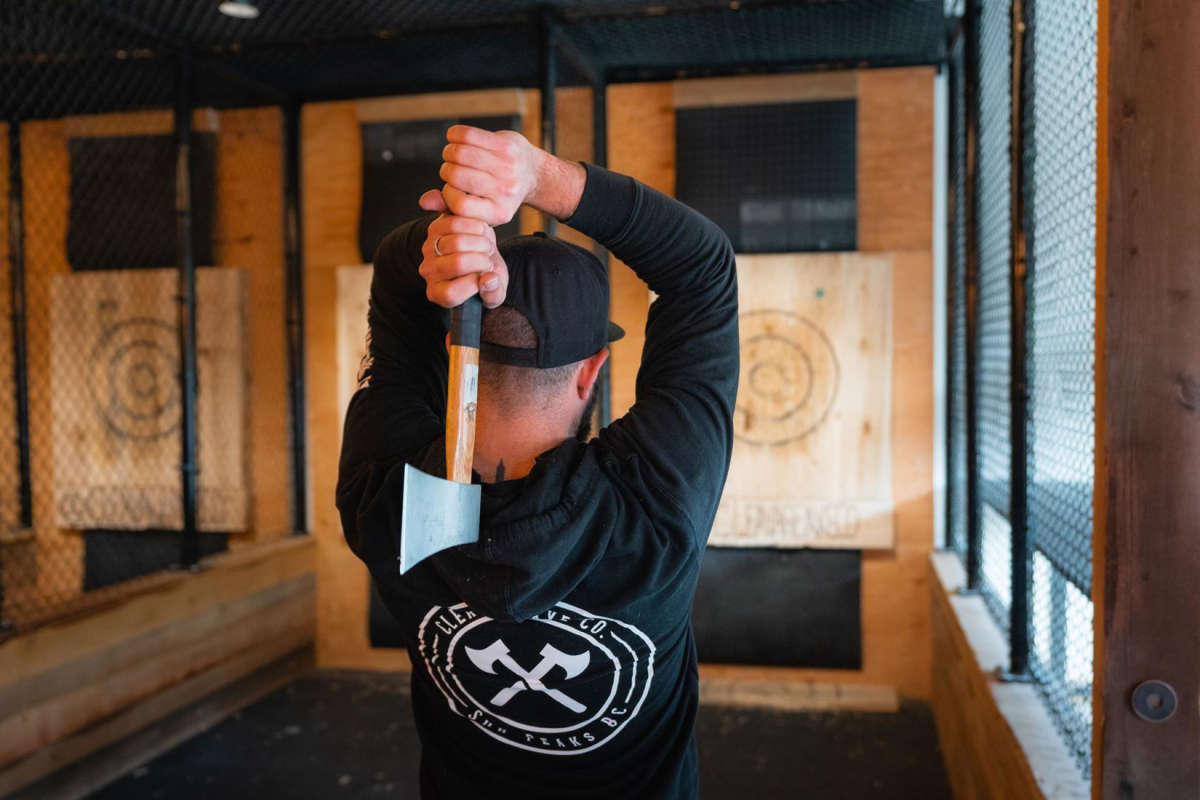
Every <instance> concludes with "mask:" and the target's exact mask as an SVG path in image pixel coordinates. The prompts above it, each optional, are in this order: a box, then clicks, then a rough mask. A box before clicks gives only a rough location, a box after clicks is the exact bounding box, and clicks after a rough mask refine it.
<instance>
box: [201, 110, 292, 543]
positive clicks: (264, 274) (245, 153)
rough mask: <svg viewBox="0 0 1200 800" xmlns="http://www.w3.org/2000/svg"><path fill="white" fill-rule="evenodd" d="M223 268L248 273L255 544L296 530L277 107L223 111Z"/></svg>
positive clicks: (219, 211) (219, 217) (218, 238)
mask: <svg viewBox="0 0 1200 800" xmlns="http://www.w3.org/2000/svg"><path fill="white" fill-rule="evenodd" d="M217 187H218V188H217V208H216V221H215V226H214V241H213V252H214V254H215V257H216V262H217V265H218V266H228V267H233V266H238V267H241V268H242V269H243V270H244V271H245V274H246V298H247V302H246V325H247V327H246V332H247V342H246V351H247V353H248V355H249V363H250V364H251V365H252V368H253V375H252V377H251V381H250V387H249V391H250V394H249V409H248V413H249V415H250V433H249V435H250V441H249V449H250V473H249V479H250V492H251V518H250V527H251V528H252V530H253V538H254V539H255V540H256V541H265V540H267V539H271V538H278V537H280V536H285V535H287V534H288V533H289V529H290V527H291V495H290V490H291V481H290V478H289V476H290V475H291V458H290V451H289V447H290V438H291V437H290V432H289V415H288V414H287V413H286V412H285V409H287V408H288V407H289V406H288V403H289V400H288V374H287V363H288V362H287V343H286V336H285V327H284V294H285V290H284V277H285V276H284V263H283V257H284V254H283V246H284V240H283V119H282V115H281V114H280V112H279V109H277V108H249V109H241V110H238V111H224V112H221V116H220V128H219V130H218V133H217Z"/></svg>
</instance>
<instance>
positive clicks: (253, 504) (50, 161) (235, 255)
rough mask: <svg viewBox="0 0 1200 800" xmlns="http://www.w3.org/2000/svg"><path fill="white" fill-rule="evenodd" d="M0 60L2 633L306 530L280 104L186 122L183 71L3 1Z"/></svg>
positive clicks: (122, 40) (138, 41)
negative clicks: (293, 413) (296, 450)
mask: <svg viewBox="0 0 1200 800" xmlns="http://www.w3.org/2000/svg"><path fill="white" fill-rule="evenodd" d="M0 50H2V51H3V53H4V55H3V59H4V61H5V67H6V68H5V69H3V70H0V198H2V199H0V228H2V230H0V273H2V275H3V278H2V279H0V280H2V282H3V287H2V288H3V292H2V293H0V304H2V306H3V321H4V325H3V328H2V330H0V430H3V431H4V435H3V436H0V448H2V452H0V622H2V623H3V626H4V630H5V632H8V633H11V632H18V631H20V630H23V629H27V628H29V627H32V626H34V625H37V624H39V623H41V622H44V621H46V620H49V619H52V618H55V617H58V616H61V615H63V614H65V613H70V612H73V611H76V610H79V609H81V608H85V607H88V606H91V605H93V604H95V603H97V602H100V601H103V600H105V599H108V598H111V597H112V596H114V594H117V593H125V592H128V591H132V590H136V589H138V588H139V586H143V585H145V584H146V583H147V582H153V581H155V580H157V579H158V578H159V577H160V576H161V575H162V574H163V573H164V571H166V570H170V569H175V568H179V567H181V566H182V567H187V566H191V565H193V564H195V563H196V562H197V561H198V560H199V559H200V558H202V557H203V556H206V555H209V554H212V553H216V552H219V551H223V550H227V549H230V548H237V547H241V546H245V545H249V544H252V543H261V542H263V541H265V540H268V539H271V538H274V537H279V536H284V535H287V534H288V533H290V532H291V531H292V530H293V529H295V527H296V526H294V525H293V519H292V514H293V505H292V502H293V498H292V494H293V493H292V483H293V474H294V471H293V468H292V465H291V461H292V459H291V455H290V454H291V447H292V446H293V442H292V431H291V430H290V429H289V416H288V414H287V412H286V409H287V408H288V406H289V401H290V396H289V350H288V345H289V342H288V336H287V331H286V330H285V306H286V305H288V301H289V297H290V296H291V294H290V293H291V292H292V291H293V289H294V287H293V286H291V285H290V282H289V280H288V273H287V270H286V269H285V253H284V250H285V237H284V186H285V182H284V150H283V135H284V126H283V113H282V111H281V110H280V109H279V108H276V107H258V108H248V109H239V110H236V111H218V110H215V109H212V108H193V107H192V105H191V104H190V102H189V95H190V89H191V85H192V78H191V75H190V72H189V69H188V66H189V63H190V59H189V58H188V57H187V56H185V55H184V54H182V53H174V52H168V51H165V50H164V49H163V45H162V42H161V41H157V40H153V39H150V38H148V37H145V36H143V35H141V34H140V33H139V32H138V30H137V29H136V27H134V28H131V27H129V26H127V25H123V24H121V23H120V22H119V21H114V19H113V18H111V17H110V16H108V15H106V14H105V13H102V11H100V10H97V8H94V7H92V6H89V5H86V4H79V5H75V4H46V5H45V6H43V5H41V4H35V3H28V2H18V3H12V4H7V5H6V7H5V8H4V9H3V11H0ZM281 410H284V411H283V413H280V412H281ZM252 444H253V447H252V446H251V445H252Z"/></svg>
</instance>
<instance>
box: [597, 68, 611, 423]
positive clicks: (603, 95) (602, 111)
mask: <svg viewBox="0 0 1200 800" xmlns="http://www.w3.org/2000/svg"><path fill="white" fill-rule="evenodd" d="M607 95H608V85H607V83H606V82H605V81H604V79H603V77H601V78H600V80H599V81H598V82H597V83H595V84H594V85H593V86H592V162H593V163H594V164H595V165H596V166H598V167H604V166H607V165H608V96H607ZM596 256H597V257H598V258H599V259H600V261H601V262H602V263H603V264H604V267H605V270H606V271H607V269H608V264H609V258H608V249H607V248H606V247H604V246H603V245H601V244H600V243H599V242H597V243H596ZM611 366H612V349H611V348H610V349H609V356H608V360H607V361H605V362H604V366H603V367H602V368H601V369H600V385H599V386H597V387H596V391H598V392H600V427H604V426H605V425H607V424H608V423H610V422H612V372H611V369H610V368H611Z"/></svg>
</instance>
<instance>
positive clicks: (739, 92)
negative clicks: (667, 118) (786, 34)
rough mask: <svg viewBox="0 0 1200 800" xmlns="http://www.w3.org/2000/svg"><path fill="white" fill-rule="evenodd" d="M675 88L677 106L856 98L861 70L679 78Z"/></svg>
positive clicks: (759, 103)
mask: <svg viewBox="0 0 1200 800" xmlns="http://www.w3.org/2000/svg"><path fill="white" fill-rule="evenodd" d="M674 87H675V107H676V108H698V107H703V106H756V105H764V104H767V103H811V102H815V101H819V100H853V99H854V98H855V96H856V95H857V93H858V73H857V72H855V71H853V70H846V71H841V72H806V73H798V74H792V75H745V76H738V77H734V78H696V79H693V80H685V81H675V84H674Z"/></svg>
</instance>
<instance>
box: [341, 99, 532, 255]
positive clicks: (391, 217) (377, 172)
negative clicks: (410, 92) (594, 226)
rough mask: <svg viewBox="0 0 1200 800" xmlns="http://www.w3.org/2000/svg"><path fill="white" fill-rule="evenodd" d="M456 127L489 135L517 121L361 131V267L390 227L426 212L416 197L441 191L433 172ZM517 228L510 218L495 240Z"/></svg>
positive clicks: (471, 120) (466, 120)
mask: <svg viewBox="0 0 1200 800" xmlns="http://www.w3.org/2000/svg"><path fill="white" fill-rule="evenodd" d="M460 123H461V124H463V125H472V126H474V127H476V128H485V129H487V130H490V131H501V130H516V129H518V128H519V127H520V124H521V118H520V117H518V116H494V117H448V118H446V119H432V120H410V121H407V122H372V123H368V124H366V125H363V126H362V145H363V190H362V191H363V193H362V216H361V218H360V221H359V225H358V246H359V250H360V251H361V252H362V259H363V261H364V262H370V261H373V260H374V259H375V250H376V248H378V247H379V243H380V242H381V241H383V237H385V236H387V235H388V233H390V232H391V230H392V229H393V228H395V227H396V226H397V225H402V224H403V223H405V222H408V221H409V220H410V219H412V218H414V217H417V216H419V215H421V214H423V213H425V212H423V211H422V210H421V208H420V207H419V206H417V198H419V197H420V196H421V195H422V194H424V193H425V192H426V191H428V190H429V189H440V188H442V179H441V178H439V177H438V169H439V168H440V167H441V165H442V148H444V147H445V146H446V129H447V128H449V127H450V126H451V125H455V124H460ZM518 228H519V225H518V222H517V220H516V219H514V220H513V221H512V222H510V223H508V224H507V225H501V226H499V227H498V228H496V237H497V238H500V239H502V238H504V237H506V236H515V235H516V234H517V232H518Z"/></svg>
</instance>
